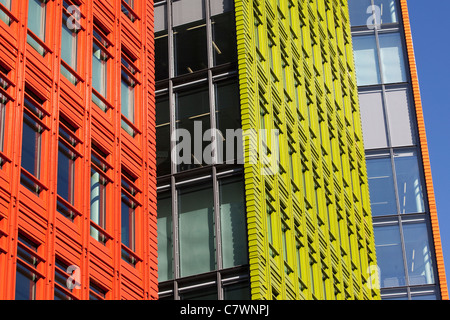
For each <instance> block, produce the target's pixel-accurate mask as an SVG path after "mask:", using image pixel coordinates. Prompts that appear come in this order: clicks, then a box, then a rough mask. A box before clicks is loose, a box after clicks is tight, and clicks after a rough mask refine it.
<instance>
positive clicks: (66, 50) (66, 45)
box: [61, 1, 81, 85]
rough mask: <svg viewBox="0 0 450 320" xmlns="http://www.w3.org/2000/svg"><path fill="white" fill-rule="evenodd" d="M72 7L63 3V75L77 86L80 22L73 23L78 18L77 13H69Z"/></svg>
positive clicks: (67, 3) (65, 2)
mask: <svg viewBox="0 0 450 320" xmlns="http://www.w3.org/2000/svg"><path fill="white" fill-rule="evenodd" d="M70 7H72V5H71V4H70V3H69V2H67V1H63V9H62V32H61V60H62V61H61V73H62V75H63V76H64V77H66V78H67V80H69V81H70V82H71V83H73V84H74V85H76V84H77V83H78V77H77V76H76V75H75V74H76V72H77V71H78V63H77V57H78V32H79V31H80V30H81V28H79V26H80V22H79V21H75V22H74V21H73V19H76V18H78V17H77V15H76V12H71V11H69V9H70Z"/></svg>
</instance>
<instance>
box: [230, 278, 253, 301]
mask: <svg viewBox="0 0 450 320" xmlns="http://www.w3.org/2000/svg"><path fill="white" fill-rule="evenodd" d="M223 295H224V296H223V298H224V300H251V296H250V288H249V284H248V283H247V282H238V283H234V284H230V285H226V286H224V287H223Z"/></svg>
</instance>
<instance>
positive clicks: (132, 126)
mask: <svg viewBox="0 0 450 320" xmlns="http://www.w3.org/2000/svg"><path fill="white" fill-rule="evenodd" d="M2 3H3V2H2ZM6 3H8V7H7V6H6V5H3V4H0V104H1V109H0V159H1V160H0V163H1V164H0V283H1V285H0V300H5V299H17V298H25V297H28V298H32V299H39V300H43V299H58V298H59V299H61V298H64V299H66V298H70V299H90V298H92V299H94V298H95V299H157V297H158V292H157V291H158V289H157V260H156V259H157V248H156V246H157V244H156V169H155V168H156V162H155V153H156V151H155V124H154V121H155V107H154V106H155V97H154V39H153V26H154V19H153V1H137V0H135V1H124V0H114V1H111V0H98V1H92V0H64V1H63V0H54V1H46V2H45V1H43V2H42V3H40V0H37V1H27V0H21V1H18V0H12V1H10V6H9V2H6ZM129 3H130V4H129ZM29 6H30V7H29ZM35 6H36V7H35ZM74 10H75V11H74ZM78 10H79V11H78ZM29 12H30V13H31V14H29ZM78 13H79V14H78ZM67 279H69V280H75V281H76V284H77V286H76V287H75V288H73V287H72V288H70V285H68V282H67ZM69 283H70V281H69Z"/></svg>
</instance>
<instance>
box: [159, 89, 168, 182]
mask: <svg viewBox="0 0 450 320" xmlns="http://www.w3.org/2000/svg"><path fill="white" fill-rule="evenodd" d="M170 156H171V148H170V109H169V98H168V97H167V96H158V97H156V171H157V175H158V176H164V175H167V174H170V167H171V162H170V159H171V157H170Z"/></svg>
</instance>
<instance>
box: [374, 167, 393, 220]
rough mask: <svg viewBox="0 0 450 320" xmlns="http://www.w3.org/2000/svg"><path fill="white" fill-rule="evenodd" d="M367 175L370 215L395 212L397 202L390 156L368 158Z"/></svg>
mask: <svg viewBox="0 0 450 320" xmlns="http://www.w3.org/2000/svg"><path fill="white" fill-rule="evenodd" d="M367 175H368V179H369V192H370V205H371V209H372V215H373V216H382V215H390V214H396V213H397V204H396V201H395V188H394V179H393V175H392V165H391V160H390V158H381V159H368V160H367Z"/></svg>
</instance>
